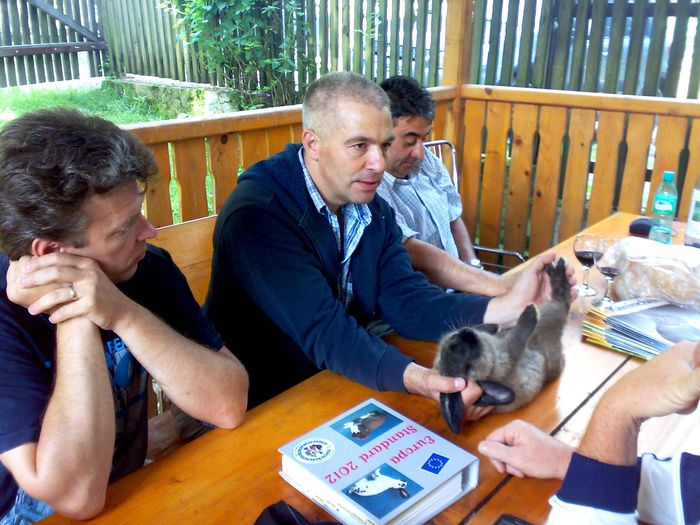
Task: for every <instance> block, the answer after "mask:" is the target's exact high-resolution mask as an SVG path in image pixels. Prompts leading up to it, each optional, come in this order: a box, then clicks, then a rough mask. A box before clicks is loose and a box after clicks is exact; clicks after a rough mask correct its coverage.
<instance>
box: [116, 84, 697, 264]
mask: <svg viewBox="0 0 700 525" xmlns="http://www.w3.org/2000/svg"><path fill="white" fill-rule="evenodd" d="M431 92H432V94H433V97H434V98H435V99H436V101H437V116H436V118H435V121H434V126H433V136H432V137H433V138H436V139H437V138H446V139H448V140H451V141H453V142H455V134H459V136H462V135H461V134H462V133H463V136H464V140H463V141H462V142H460V143H457V145H458V150H459V153H460V155H459V157H460V160H459V161H458V162H459V163H460V171H461V180H460V192H461V194H462V201H463V204H464V219H465V221H466V224H467V227H468V229H469V231H470V232H471V234H472V236H473V237H474V238H475V239H476V242H477V243H478V244H480V245H483V246H492V247H499V248H505V249H508V250H514V251H518V252H521V253H525V254H527V255H534V254H537V253H540V252H542V251H544V250H546V249H547V248H549V247H550V246H552V245H554V244H555V243H557V242H558V241H559V240H561V239H564V238H566V237H568V236H570V235H572V234H574V233H575V232H577V231H579V230H580V229H582V228H583V227H585V226H587V225H588V224H591V223H593V222H596V221H598V220H600V219H602V218H604V217H607V216H608V215H610V214H611V213H613V212H615V211H618V210H619V211H626V212H631V213H640V212H642V211H643V210H645V209H646V210H648V209H649V208H650V202H649V201H650V199H651V195H652V194H653V191H651V192H649V193H647V194H646V198H644V196H645V193H644V190H645V187H646V188H647V190H648V189H649V188H651V189H652V190H653V189H654V188H656V186H657V185H658V184H659V182H660V180H661V177H662V173H663V171H664V170H673V171H675V172H676V173H677V185H678V189H679V194H680V199H679V207H678V209H679V212H678V216H679V218H680V219H681V220H685V218H686V215H687V212H688V207H689V204H690V203H689V199H690V194H691V191H692V187H693V186H694V184H695V177H697V176H698V175H700V103H698V102H694V101H692V102H682V101H677V100H672V99H663V98H652V97H631V96H624V95H599V94H590V93H571V92H563V91H553V90H535V89H522V88H504V87H493V86H478V85H464V86H461V87H460V88H449V87H441V88H432V89H431ZM456 98H460V99H461V100H462V101H463V105H464V113H463V114H461V115H457V114H456V113H455V111H458V110H457V109H456V108H459V107H460V104H456V103H455V99H456ZM455 120H456V121H458V122H460V123H461V126H462V128H463V129H454V126H451V125H450V123H451V122H452V121H455ZM127 129H130V130H131V131H132V132H133V133H134V134H135V135H136V136H137V137H138V138H139V139H141V140H142V141H143V142H145V143H146V144H148V145H149V146H150V147H151V148H152V149H153V151H154V153H155V155H156V159H157V160H158V164H159V166H160V171H161V179H160V181H159V182H158V183H157V184H155V185H153V186H152V187H150V188H149V190H148V194H147V197H146V215H147V216H148V218H149V219H150V220H151V221H152V222H153V224H154V225H155V226H158V227H160V226H166V225H169V224H172V223H173V222H174V221H173V215H172V208H173V207H172V205H171V193H170V191H169V190H170V185H171V181H172V182H173V183H174V184H175V186H176V187H177V188H178V191H177V192H175V193H174V195H176V196H175V197H174V198H176V199H177V200H178V201H179V208H180V209H181V213H182V217H181V219H182V220H184V221H189V220H192V219H197V218H200V217H206V216H208V215H210V214H214V213H217V212H218V210H219V209H220V207H221V205H222V204H223V202H224V200H225V199H226V197H227V196H228V195H229V193H230V192H231V191H232V190H233V188H234V187H235V184H236V179H237V176H238V173H239V172H240V171H241V170H243V169H245V168H247V167H249V166H250V165H251V164H253V163H254V162H256V161H258V160H261V159H264V158H266V157H268V156H270V155H272V154H274V153H276V152H278V151H281V150H282V149H283V148H284V146H285V145H286V144H287V143H288V142H291V141H299V140H300V138H301V131H302V130H301V108H300V106H298V105H297V106H286V107H282V108H268V109H261V110H254V111H244V112H239V113H233V114H228V115H221V116H214V117H202V118H191V119H187V120H185V121H162V122H152V123H148V124H140V125H131V126H127ZM208 180H210V181H211V186H212V187H213V191H212V192H211V194H208V193H207V181H208Z"/></svg>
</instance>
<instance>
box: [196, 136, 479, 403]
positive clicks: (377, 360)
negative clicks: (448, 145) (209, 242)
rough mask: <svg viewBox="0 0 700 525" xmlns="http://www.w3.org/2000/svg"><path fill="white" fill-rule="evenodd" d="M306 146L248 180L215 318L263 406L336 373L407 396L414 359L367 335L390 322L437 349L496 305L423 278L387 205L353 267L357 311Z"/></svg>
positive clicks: (374, 209) (237, 204) (224, 255)
mask: <svg viewBox="0 0 700 525" xmlns="http://www.w3.org/2000/svg"><path fill="white" fill-rule="evenodd" d="M300 147H301V145H300V144H289V145H287V147H286V148H285V150H284V151H283V152H281V153H278V154H276V155H273V156H272V157H270V158H269V159H267V160H264V161H261V162H258V163H256V164H254V165H253V166H252V167H251V168H250V169H248V170H247V171H246V172H245V173H243V174H242V175H241V176H240V177H239V179H238V184H237V186H236V189H235V190H234V191H233V193H232V194H231V195H230V196H229V197H228V199H227V201H226V203H225V204H224V206H223V208H222V209H221V212H220V213H219V216H218V218H217V220H216V227H215V230H214V256H213V260H212V278H211V282H210V286H209V293H208V295H207V301H206V303H205V307H204V308H205V313H206V314H207V316H209V318H210V319H211V320H212V321H213V322H214V325H215V326H216V328H217V330H218V331H219V333H220V334H221V336H222V337H223V339H224V341H225V343H226V345H227V346H228V347H229V348H231V349H233V351H234V353H235V354H236V356H237V357H238V358H239V359H240V360H241V361H242V363H243V364H244V365H245V367H246V369H247V370H248V374H249V376H250V392H249V406H251V407H252V406H255V405H257V404H259V403H260V402H262V401H264V400H266V399H269V398H270V397H272V396H273V395H275V394H277V393H279V392H281V391H282V390H285V389H286V388H288V387H290V386H292V385H294V384H296V383H299V382H300V381H302V380H303V379H306V378H307V377H309V376H311V375H313V374H314V373H316V372H317V371H318V370H319V369H324V368H328V369H330V370H333V371H335V372H338V373H340V374H342V375H344V376H346V377H348V378H349V379H352V380H354V381H357V382H359V383H362V384H363V385H366V386H368V387H370V388H376V389H379V390H399V391H404V390H405V388H404V384H403V373H404V370H405V369H406V367H407V366H408V364H409V363H410V362H411V358H410V357H408V356H406V355H405V354H403V353H402V352H401V351H400V350H398V349H397V348H395V347H392V346H390V345H388V344H386V343H385V342H384V341H382V340H381V339H380V338H378V337H375V336H373V335H371V334H369V333H368V332H367V331H366V330H365V329H364V326H366V324H367V323H368V322H369V321H371V320H373V319H377V318H381V319H383V320H384V321H386V322H388V323H389V324H390V325H391V326H392V327H393V328H394V329H395V330H396V332H398V333H399V334H400V335H402V336H404V337H407V338H411V339H420V340H428V341H435V340H437V339H439V338H440V336H441V335H443V334H444V333H446V332H447V331H449V330H450V329H454V328H456V327H459V326H463V325H473V324H478V323H481V322H482V321H483V317H484V312H485V310H486V306H487V304H488V301H489V298H487V297H482V296H478V295H468V294H459V293H454V294H448V293H445V292H443V291H442V290H441V289H439V288H438V287H436V286H433V285H431V284H430V283H428V281H427V279H426V278H425V276H424V275H423V274H422V273H419V272H416V271H414V270H413V269H412V267H411V263H410V259H409V255H408V252H407V251H406V249H405V248H404V246H403V243H402V238H401V231H400V230H399V228H398V226H397V225H396V222H395V220H394V212H393V210H392V209H391V207H390V206H389V205H388V204H387V203H386V202H385V201H384V200H382V199H381V198H379V197H375V199H374V200H373V201H372V202H371V203H370V204H369V207H370V210H371V213H372V222H371V224H370V225H369V226H368V227H367V228H366V229H365V231H364V233H363V235H362V238H361V240H360V243H359V245H358V246H357V248H356V250H355V252H354V253H353V256H352V259H351V261H350V265H351V266H350V271H351V272H352V282H353V293H354V297H353V301H352V304H351V305H350V307H349V309H348V310H347V311H346V310H345V308H344V307H343V305H342V303H341V301H340V300H339V299H338V290H337V288H338V287H337V283H338V275H339V272H340V269H341V266H340V253H339V250H338V246H337V243H336V239H335V236H334V234H333V230H332V228H331V226H330V224H329V223H328V221H327V219H326V218H325V217H323V216H322V215H321V214H320V213H319V212H318V210H316V208H315V207H314V205H313V202H312V201H311V197H310V196H309V194H308V191H307V189H306V185H305V182H304V174H303V171H302V167H301V165H300V163H299V157H298V152H299V148H300Z"/></svg>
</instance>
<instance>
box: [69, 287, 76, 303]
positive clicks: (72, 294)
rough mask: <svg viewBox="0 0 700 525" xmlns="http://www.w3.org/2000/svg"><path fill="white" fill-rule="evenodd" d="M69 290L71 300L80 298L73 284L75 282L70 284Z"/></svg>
mask: <svg viewBox="0 0 700 525" xmlns="http://www.w3.org/2000/svg"><path fill="white" fill-rule="evenodd" d="M68 291H69V292H70V300H71V301H77V300H78V293H77V292H76V291H75V287H74V286H73V283H70V286H69V287H68Z"/></svg>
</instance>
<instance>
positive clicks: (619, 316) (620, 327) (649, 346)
mask: <svg viewBox="0 0 700 525" xmlns="http://www.w3.org/2000/svg"><path fill="white" fill-rule="evenodd" d="M582 333H583V337H584V339H585V340H586V341H588V342H591V343H593V344H597V345H600V346H604V347H606V348H610V349H611V350H616V351H618V352H623V353H625V354H628V355H633V356H636V357H641V358H642V359H651V358H652V357H654V356H656V355H658V354H659V353H660V352H662V351H664V350H665V349H667V348H669V347H671V346H673V344H675V343H677V342H679V341H682V340H684V339H686V340H690V341H700V312H697V311H695V310H692V309H689V308H684V307H681V306H676V305H673V304H670V303H667V302H665V301H658V300H656V299H628V300H626V301H618V302H616V303H614V304H612V305H611V306H609V307H607V308H603V307H600V306H595V307H592V308H590V309H589V310H588V312H586V317H585V319H584V320H583V328H582Z"/></svg>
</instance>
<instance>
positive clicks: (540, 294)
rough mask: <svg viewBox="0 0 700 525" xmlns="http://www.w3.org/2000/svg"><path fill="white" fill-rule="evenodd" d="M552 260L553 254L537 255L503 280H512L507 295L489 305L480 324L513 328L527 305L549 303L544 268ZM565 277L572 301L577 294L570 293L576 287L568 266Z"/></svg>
mask: <svg viewBox="0 0 700 525" xmlns="http://www.w3.org/2000/svg"><path fill="white" fill-rule="evenodd" d="M555 258H556V254H554V253H544V254H542V255H538V256H537V257H535V258H534V259H532V260H531V261H529V262H528V263H527V264H526V265H525V266H524V268H523V269H522V270H520V271H518V272H514V273H513V274H509V275H508V277H507V278H508V279H510V280H512V282H511V284H510V289H509V291H508V292H507V293H505V294H503V295H500V296H498V297H496V298H494V299H493V300H491V301H490V302H489V305H488V307H487V308H486V313H485V314H484V322H485V323H496V324H499V325H501V326H504V327H509V326H513V325H514V324H515V322H516V321H517V320H518V317H519V316H520V314H521V313H522V311H523V310H524V309H525V307H526V306H527V305H529V304H531V303H535V304H542V303H544V302H546V301H549V300H551V298H552V287H551V284H550V282H549V275H547V271H546V268H547V266H548V265H550V264H552V262H553V261H554V259H555ZM566 273H567V275H568V276H569V283H570V284H571V285H572V289H571V297H572V298H574V299H575V298H576V295H577V292H576V290H574V289H573V286H574V285H575V284H576V279H575V278H574V276H573V275H574V269H573V268H572V267H571V266H568V267H567V268H566Z"/></svg>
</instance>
